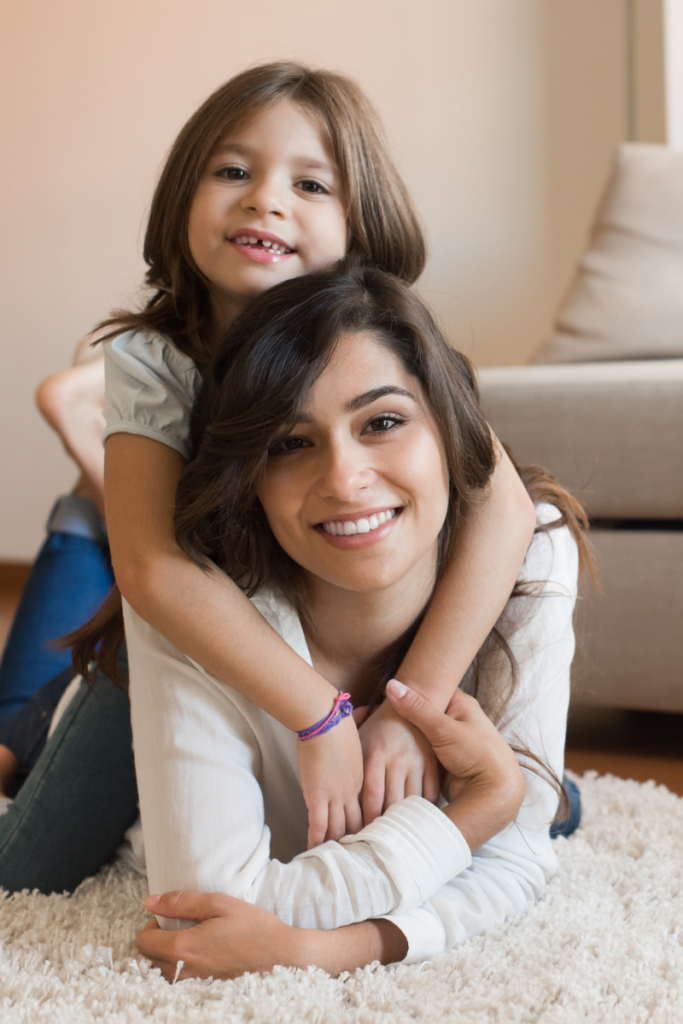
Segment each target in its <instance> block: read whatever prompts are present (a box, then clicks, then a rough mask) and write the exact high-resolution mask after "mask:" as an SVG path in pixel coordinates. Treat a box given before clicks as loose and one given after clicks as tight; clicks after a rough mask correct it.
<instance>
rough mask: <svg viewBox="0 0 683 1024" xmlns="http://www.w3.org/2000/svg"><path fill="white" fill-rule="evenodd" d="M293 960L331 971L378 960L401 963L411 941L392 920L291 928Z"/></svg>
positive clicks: (331, 972) (349, 968) (298, 963)
mask: <svg viewBox="0 0 683 1024" xmlns="http://www.w3.org/2000/svg"><path fill="white" fill-rule="evenodd" d="M288 941H291V943H292V946H291V949H292V960H295V961H296V966H298V967H302V968H305V967H320V968H322V970H324V971H327V973H328V974H333V975H334V974H339V973H340V972H341V971H354V970H356V968H357V967H365V966H366V964H371V963H373V962H374V961H375V960H379V962H380V963H382V964H393V963H400V961H401V960H404V959H405V957H406V955H407V953H408V941H407V939H406V937H405V935H404V934H403V932H402V931H401V930H400V928H398V927H397V926H396V925H395V924H393V923H392V922H391V921H386V920H372V921H362V922H360V923H359V924H351V925H347V926H346V927H344V928H334V929H332V930H330V931H323V930H322V929H319V928H291V929H290V935H289V936H288Z"/></svg>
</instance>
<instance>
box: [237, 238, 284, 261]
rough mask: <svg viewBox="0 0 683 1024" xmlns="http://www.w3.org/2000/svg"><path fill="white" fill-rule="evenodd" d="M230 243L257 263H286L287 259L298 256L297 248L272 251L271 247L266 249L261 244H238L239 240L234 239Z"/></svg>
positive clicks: (245, 256) (246, 257) (241, 253)
mask: <svg viewBox="0 0 683 1024" xmlns="http://www.w3.org/2000/svg"><path fill="white" fill-rule="evenodd" d="M229 244H230V245H231V246H232V247H233V249H237V251H238V252H239V253H240V255H241V256H244V258H245V259H248V260H253V261H254V262H255V263H284V261H285V260H290V259H291V258H292V256H296V250H293V251H292V252H271V250H270V249H264V248H262V247H261V246H260V245H259V246H256V245H238V244H237V242H233V241H230V242H229Z"/></svg>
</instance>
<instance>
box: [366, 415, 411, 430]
mask: <svg viewBox="0 0 683 1024" xmlns="http://www.w3.org/2000/svg"><path fill="white" fill-rule="evenodd" d="M402 423H405V420H404V419H403V417H402V416H386V415H385V416H375V417H374V418H373V419H371V420H370V421H369V423H368V424H367V426H366V428H365V431H364V433H365V432H368V433H370V434H385V433H386V432H387V431H388V430H393V429H394V427H400V426H401V424H402Z"/></svg>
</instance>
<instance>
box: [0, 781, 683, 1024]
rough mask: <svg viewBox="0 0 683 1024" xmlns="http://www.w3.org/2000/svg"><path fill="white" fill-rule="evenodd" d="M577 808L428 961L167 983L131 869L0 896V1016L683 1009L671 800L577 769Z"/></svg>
mask: <svg viewBox="0 0 683 1024" xmlns="http://www.w3.org/2000/svg"><path fill="white" fill-rule="evenodd" d="M579 781H580V784H581V792H582V796H583V803H584V823H583V825H582V827H581V829H580V830H579V832H577V833H576V834H575V835H574V836H573V837H572V838H571V839H569V840H566V839H560V840H557V841H556V842H557V844H558V846H557V850H558V855H559V859H560V871H559V874H558V875H557V876H556V877H555V878H554V879H553V881H552V883H551V884H550V886H549V888H548V891H547V893H546V895H545V897H544V899H543V900H542V901H541V903H540V904H538V905H537V906H535V907H533V908H531V909H530V910H529V912H528V913H527V915H526V916H525V917H524V918H521V919H519V920H513V921H509V922H507V923H506V924H505V925H503V926H501V927H499V928H497V929H496V930H495V931H493V932H490V933H489V934H488V935H485V936H482V937H480V938H478V939H475V940H474V941H473V942H470V943H468V944H467V945H465V946H463V947H461V948H459V949H457V950H455V952H453V953H452V954H450V955H449V956H446V957H442V958H441V959H439V960H438V961H435V962H433V963H428V964H422V965H415V966H412V967H398V968H383V967H377V966H375V967H367V968H365V969H364V970H359V971H356V973H355V974H353V975H351V976H346V977H344V978H341V979H334V978H330V977H329V976H328V975H327V974H324V973H323V972H322V971H318V970H309V971H290V970H286V969H285V968H281V969H277V970H275V971H274V972H273V973H272V974H269V975H262V976H259V975H249V976H247V977H245V978H241V979H239V980H237V981H215V982H211V983H208V982H199V981H183V982H179V983H178V984H176V985H169V984H168V983H167V982H166V981H164V979H163V978H162V977H161V976H160V975H159V973H158V972H157V971H155V970H151V969H150V967H149V962H148V961H145V960H143V959H142V958H141V957H139V956H138V955H137V952H136V949H135V935H136V933H137V931H138V929H139V928H141V927H142V925H143V924H144V923H145V920H146V914H145V911H144V909H143V908H142V905H141V902H140V901H141V899H142V898H143V896H145V895H146V892H145V887H144V884H143V882H142V880H141V879H140V878H139V877H138V876H136V875H134V874H133V873H132V872H131V871H130V870H129V869H128V868H126V867H124V866H123V865H120V864H115V865H110V866H108V867H106V868H104V869H103V870H102V872H100V874H99V875H98V876H97V877H96V878H93V879H89V880H88V881H86V882H84V883H83V885H82V886H81V887H80V888H79V889H78V891H77V892H76V893H75V894H74V895H73V896H72V897H66V896H40V895H37V894H34V895H29V894H27V893H22V894H18V895H14V896H8V895H6V894H3V895H2V897H1V898H0V1022H2V1024H43V1022H44V1024H86V1022H87V1024H90V1022H94V1021H97V1022H102V1024H133V1022H138V1021H159V1022H163V1024H176V1022H178V1024H180V1022H182V1024H189V1022H200V1024H204V1022H206V1024H209V1022H219V1021H220V1022H221V1024H243V1022H249V1024H285V1022H291V1024H298V1022H306V1024H309V1022H310V1024H352V1022H354V1024H355V1022H358V1024H405V1022H409V1021H424V1022H428V1024H435V1022H440V1021H448V1022H454V1024H455V1022H458V1024H460V1022H462V1024H465V1022H467V1024H470V1022H477V1024H479V1022H489V1021H490V1022H496V1024H505V1022H520V1024H521V1022H524V1024H528V1022H543V1024H566V1022H572V1024H573V1022H575V1021H576V1022H579V1021H581V1022H585V1021H588V1022H597V1021H605V1022H609V1024H620V1022H624V1024H639V1022H641V1021H643V1022H645V1021H648V1022H653V1024H669V1022H679V1021H680V1022H683V800H681V799H679V797H677V796H675V795H674V794H672V793H670V792H669V791H668V790H667V789H665V788H664V787H663V786H659V787H657V786H655V784H654V783H646V784H645V785H640V784H638V783H636V782H625V781H623V780H622V779H616V778H614V777H612V776H603V777H597V776H596V775H595V773H594V772H589V773H588V774H587V775H586V776H585V777H584V778H583V779H582V780H579Z"/></svg>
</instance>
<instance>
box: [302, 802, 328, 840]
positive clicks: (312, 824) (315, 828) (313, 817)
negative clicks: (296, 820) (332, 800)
mask: <svg viewBox="0 0 683 1024" xmlns="http://www.w3.org/2000/svg"><path fill="white" fill-rule="evenodd" d="M328 823H329V805H328V804H321V805H316V806H315V807H309V809H308V845H307V849H309V850H312V849H313V847H314V846H320V844H321V843H324V842H325V835H326V834H327V827H328Z"/></svg>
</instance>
